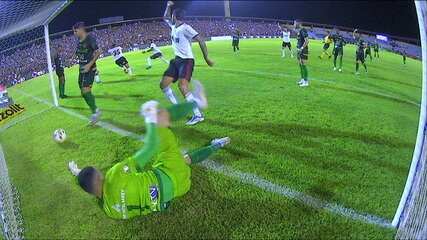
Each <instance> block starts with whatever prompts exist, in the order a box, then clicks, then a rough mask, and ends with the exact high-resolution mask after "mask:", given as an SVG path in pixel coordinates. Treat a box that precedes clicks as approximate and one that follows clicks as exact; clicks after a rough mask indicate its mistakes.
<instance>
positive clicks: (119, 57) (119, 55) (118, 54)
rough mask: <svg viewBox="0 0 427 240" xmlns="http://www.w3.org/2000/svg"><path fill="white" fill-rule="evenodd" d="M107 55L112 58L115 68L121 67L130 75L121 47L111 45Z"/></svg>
mask: <svg viewBox="0 0 427 240" xmlns="http://www.w3.org/2000/svg"><path fill="white" fill-rule="evenodd" d="M108 53H109V54H110V55H112V56H113V59H114V61H115V62H116V64H117V66H119V67H121V68H122V69H123V71H124V72H125V73H128V74H129V75H132V69H131V68H130V66H129V63H128V60H127V59H126V58H125V56H123V51H122V48H121V47H118V46H116V44H113V45H112V46H111V49H109V50H108Z"/></svg>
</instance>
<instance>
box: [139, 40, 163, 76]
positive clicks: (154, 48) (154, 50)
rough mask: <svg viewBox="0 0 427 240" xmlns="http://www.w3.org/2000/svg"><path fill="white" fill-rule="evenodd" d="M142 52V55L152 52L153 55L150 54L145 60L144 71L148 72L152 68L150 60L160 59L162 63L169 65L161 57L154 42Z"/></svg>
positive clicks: (160, 52)
mask: <svg viewBox="0 0 427 240" xmlns="http://www.w3.org/2000/svg"><path fill="white" fill-rule="evenodd" d="M142 52H143V53H147V52H153V54H151V56H149V57H148V58H147V67H146V68H145V69H147V70H148V69H150V68H151V67H152V60H154V59H157V58H160V59H161V60H162V61H163V62H165V63H166V64H168V63H169V62H168V60H166V59H165V58H164V57H163V53H162V51H160V48H158V47H157V46H156V44H155V43H154V42H152V43H151V44H150V47H148V48H146V49H144V50H142Z"/></svg>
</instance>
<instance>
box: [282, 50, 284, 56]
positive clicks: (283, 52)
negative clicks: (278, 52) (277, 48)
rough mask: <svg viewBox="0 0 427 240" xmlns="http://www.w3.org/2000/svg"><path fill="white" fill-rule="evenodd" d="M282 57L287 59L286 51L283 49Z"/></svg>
mask: <svg viewBox="0 0 427 240" xmlns="http://www.w3.org/2000/svg"><path fill="white" fill-rule="evenodd" d="M282 57H285V49H282Z"/></svg>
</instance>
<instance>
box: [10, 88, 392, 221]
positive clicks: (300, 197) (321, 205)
mask: <svg viewBox="0 0 427 240" xmlns="http://www.w3.org/2000/svg"><path fill="white" fill-rule="evenodd" d="M18 91H19V92H20V93H21V94H23V95H25V96H27V97H30V98H33V99H34V100H36V101H38V102H41V103H44V104H46V105H49V106H53V104H52V103H50V102H48V101H46V100H45V99H42V98H39V97H36V96H33V95H31V94H28V93H26V92H24V91H22V90H18ZM58 109H60V110H61V111H63V112H65V113H67V114H69V115H70V116H74V117H76V118H79V119H81V120H85V121H89V119H88V118H87V117H85V116H83V115H81V114H79V113H76V112H74V111H71V110H69V109H66V108H63V107H58ZM96 125H98V126H99V127H101V128H104V129H105V130H108V131H111V132H114V133H116V134H118V135H120V136H124V137H131V138H136V139H138V140H139V141H142V140H143V139H142V135H138V134H136V133H133V132H130V131H127V130H124V129H121V128H119V127H117V126H115V125H113V124H110V123H107V122H102V121H100V122H98V123H97V124H96ZM198 165H199V166H202V167H204V168H206V169H208V170H211V171H213V172H216V173H219V174H222V175H224V176H227V177H230V178H233V179H236V180H238V181H240V182H241V183H244V184H249V185H252V186H254V187H257V188H259V189H262V190H264V191H267V192H271V193H275V194H278V195H280V196H283V197H286V198H288V199H291V200H295V201H298V202H301V203H303V204H305V205H307V206H309V207H312V208H315V209H323V210H325V211H326V212H329V213H333V214H335V215H339V216H342V217H346V218H348V219H352V220H356V221H361V222H365V223H369V224H374V225H377V226H380V227H385V228H393V226H392V225H391V221H389V220H387V219H384V218H381V217H379V216H375V215H372V214H368V213H362V212H357V211H356V210H354V209H351V208H346V207H344V206H342V205H340V204H337V203H329V202H325V201H323V200H320V199H317V198H314V197H312V196H309V195H307V194H305V193H302V192H298V191H295V190H293V189H291V188H289V187H287V186H283V185H279V184H275V183H272V182H270V181H268V180H266V179H264V178H262V177H259V176H257V175H255V174H251V173H245V172H241V171H238V170H235V169H233V168H231V167H229V166H226V165H223V164H221V163H218V162H215V161H213V160H206V161H203V162H202V163H200V164H198Z"/></svg>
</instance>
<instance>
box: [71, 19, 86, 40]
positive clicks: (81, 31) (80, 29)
mask: <svg viewBox="0 0 427 240" xmlns="http://www.w3.org/2000/svg"><path fill="white" fill-rule="evenodd" d="M73 32H74V35H76V36H77V37H79V38H81V37H84V35H85V34H86V26H85V23H84V22H76V23H75V24H74V25H73Z"/></svg>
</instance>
